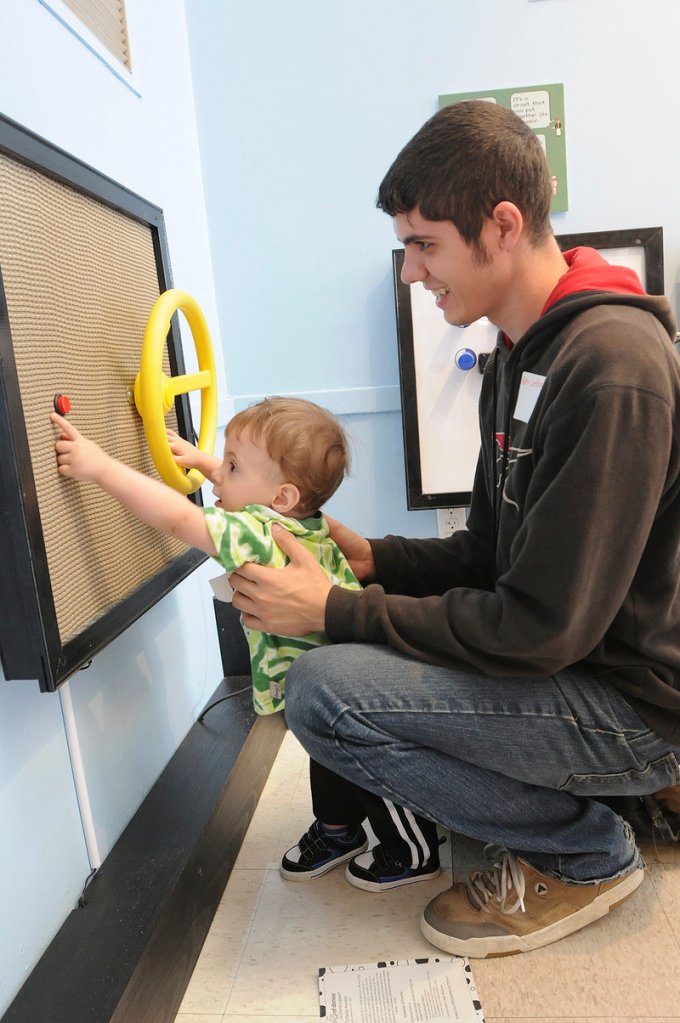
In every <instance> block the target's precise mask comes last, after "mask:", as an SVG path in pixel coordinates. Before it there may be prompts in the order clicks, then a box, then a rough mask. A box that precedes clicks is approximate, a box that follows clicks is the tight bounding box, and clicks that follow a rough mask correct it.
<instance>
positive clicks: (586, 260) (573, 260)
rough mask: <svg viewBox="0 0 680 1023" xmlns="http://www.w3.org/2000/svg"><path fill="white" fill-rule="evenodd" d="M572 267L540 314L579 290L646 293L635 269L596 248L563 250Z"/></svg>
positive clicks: (624, 293) (556, 286)
mask: <svg viewBox="0 0 680 1023" xmlns="http://www.w3.org/2000/svg"><path fill="white" fill-rule="evenodd" d="M562 255H563V256H564V259H565V262H566V264H567V266H568V267H569V269H568V270H567V272H566V273H565V274H562V276H561V277H560V279H559V281H558V282H557V284H556V285H555V287H554V288H553V290H552V291H551V292H550V294H549V295H548V300H547V302H546V303H545V305H544V306H543V308H542V310H541V316H542V315H543V314H544V313H546V312H547V311H548V309H550V307H551V306H553V305H554V304H555V302H559V300H560V299H561V298H566V296H567V295H573V294H575V293H576V292H578V291H614V292H616V293H617V294H619V295H645V294H646V292H645V289H644V288H643V287H642V284H641V283H640V278H639V277H638V275H637V274H636V273H635V271H634V270H629V269H628V267H625V266H613V265H612V264H611V263H608V262H607V260H606V259H604V258H603V257H602V256H601V255H600V253H599V252H597V251H596V250H595V249H588V248H584V247H581V248H578V249H569V251H568V252H563V253H562Z"/></svg>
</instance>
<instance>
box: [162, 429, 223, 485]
mask: <svg viewBox="0 0 680 1023" xmlns="http://www.w3.org/2000/svg"><path fill="white" fill-rule="evenodd" d="M165 432H166V434H167V436H168V442H169V444H170V450H171V451H172V455H173V458H174V459H175V461H176V462H177V464H178V465H182V466H184V467H185V468H187V469H198V471H199V472H200V473H203V475H204V476H205V477H206V479H209V480H210V482H211V483H213V482H214V480H213V478H212V474H213V472H214V470H215V469H219V467H220V465H221V464H222V463H221V462H220V460H219V458H215V456H214V455H209V454H207V452H205V451H199V450H198V448H197V447H195V446H194V445H193V444H190V443H189V441H188V440H185V439H184V437H180V436H179V434H178V433H175V431H174V430H166V431H165Z"/></svg>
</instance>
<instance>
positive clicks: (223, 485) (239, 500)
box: [213, 430, 285, 511]
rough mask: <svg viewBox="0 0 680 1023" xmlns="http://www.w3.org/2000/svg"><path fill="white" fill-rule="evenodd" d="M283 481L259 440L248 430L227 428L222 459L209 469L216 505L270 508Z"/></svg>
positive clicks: (234, 507) (231, 507)
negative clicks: (254, 505)
mask: <svg viewBox="0 0 680 1023" xmlns="http://www.w3.org/2000/svg"><path fill="white" fill-rule="evenodd" d="M284 482H285V481H284V478H283V474H282V472H281V469H280V468H279V466H278V465H277V464H276V463H275V462H273V461H272V460H271V458H270V457H269V455H268V454H267V451H266V449H265V447H264V445H263V444H262V443H255V441H253V440H252V439H251V437H250V435H249V432H248V430H242V431H241V433H240V434H238V435H234V434H232V433H230V432H229V430H227V435H226V441H225V445H224V461H223V462H222V465H221V466H220V467H219V469H218V470H217V471H216V472H215V473H213V484H214V485H213V493H214V494H215V496H216V497H217V498H218V500H217V502H216V505H217V507H218V508H224V509H225V511H241V510H242V509H243V508H245V507H246V505H248V504H263V505H265V507H267V508H271V506H272V501H273V500H274V497H275V495H276V493H277V490H278V488H279V486H280V485H281V484H282V483H284Z"/></svg>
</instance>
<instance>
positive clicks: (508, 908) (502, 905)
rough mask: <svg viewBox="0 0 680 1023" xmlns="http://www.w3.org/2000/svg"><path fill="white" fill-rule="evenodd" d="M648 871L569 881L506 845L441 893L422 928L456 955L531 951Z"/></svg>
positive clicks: (603, 906)
mask: <svg viewBox="0 0 680 1023" xmlns="http://www.w3.org/2000/svg"><path fill="white" fill-rule="evenodd" d="M644 874H645V872H644V869H643V868H642V867H637V868H635V869H634V870H632V871H631V872H630V873H629V874H625V875H624V876H622V877H617V878H616V879H615V880H613V881H600V882H598V883H597V884H565V883H564V882H563V881H558V880H557V879H556V878H553V877H548V876H547V875H545V874H539V872H538V871H537V870H534V868H533V867H532V866H530V865H529V864H528V863H526V862H525V861H524V860H520V859H518V858H517V857H516V856H515V855H514V854H513V853H511V852H508V850H507V849H503V850H501V851H500V858H499V859H498V861H497V862H496V863H495V864H494V866H493V867H492V868H491V869H490V870H487V871H478V872H477V873H475V874H472V876H471V877H470V878H469V879H468V880H467V881H464V882H462V883H459V884H454V885H453V887H452V888H449V889H448V891H445V892H442V893H441V894H440V895H437V897H436V898H434V899H433V900H432V901H431V902H430V903H429V904H428V905H427V906H426V907H425V910H424V912H423V916H422V920H421V929H422V932H423V934H424V935H425V937H426V938H427V940H428V941H431V942H432V944H433V945H436V946H437V948H441V949H444V951H446V952H450V953H451V954H452V955H457V956H469V957H470V958H472V959H485V958H486V957H487V956H506V955H515V954H516V953H517V952H530V951H531V950H532V949H534V948H541V947H542V946H543V945H549V944H550V943H551V942H552V941H557V940H558V939H559V938H563V937H565V936H566V935H567V934H571V933H572V932H573V931H578V930H580V928H581V927H585V926H586V924H589V923H592V922H593V921H594V920H598V919H599V918H600V917H602V916H605V915H606V914H607V913H608V912H609V910H610V909H613V907H614V906H617V905H618V904H619V902H623V900H624V899H626V898H627V897H628V896H629V895H631V894H632V892H634V891H635V889H636V888H637V887H638V885H640V884H641V883H642V879H643V877H644Z"/></svg>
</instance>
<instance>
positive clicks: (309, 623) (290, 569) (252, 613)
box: [229, 525, 332, 636]
mask: <svg viewBox="0 0 680 1023" xmlns="http://www.w3.org/2000/svg"><path fill="white" fill-rule="evenodd" d="M272 535H273V537H274V539H275V540H276V543H277V544H278V545H279V547H280V548H281V550H282V551H283V552H284V554H287V555H288V557H289V558H290V563H289V564H288V565H286V567H285V568H281V569H272V568H269V567H268V566H267V565H254V564H247V565H243V566H242V567H241V568H239V569H237V570H236V572H232V573H231V575H230V576H229V582H230V583H231V585H232V586H233V588H234V590H235V593H234V599H233V604H234V607H235V608H237V610H239V611H241V612H242V614H243V623H244V625H246V626H247V627H248V628H249V629H258V630H259V631H260V632H269V633H272V634H273V635H275V636H306V635H307V633H309V632H323V629H324V619H325V612H326V600H327V598H328V593H329V591H330V590H331V588H332V584H331V582H330V581H329V579H328V578H327V577H326V576H325V575H324V573H323V571H322V569H321V568H320V566H319V564H318V562H317V560H316V558H315V557H314V555H313V554H311V553H310V552H309V551H307V550H305V548H304V547H303V546H302V544H301V543H299V541H298V540H296V539H295V537H294V536H292V535H291V534H290V533H289V532H288V531H287V530H286V529H284V528H283V527H282V526H277V525H275V526H273V527H272Z"/></svg>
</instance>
